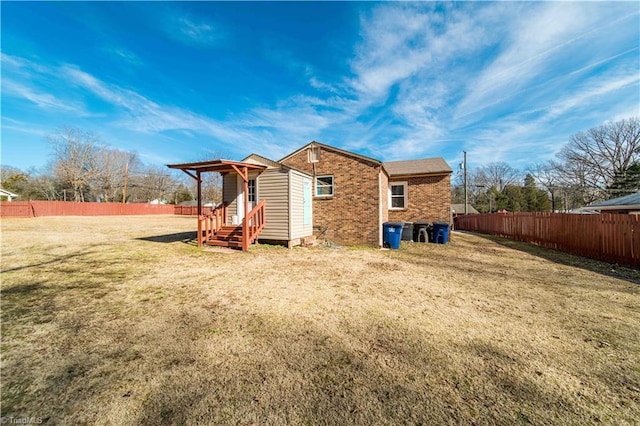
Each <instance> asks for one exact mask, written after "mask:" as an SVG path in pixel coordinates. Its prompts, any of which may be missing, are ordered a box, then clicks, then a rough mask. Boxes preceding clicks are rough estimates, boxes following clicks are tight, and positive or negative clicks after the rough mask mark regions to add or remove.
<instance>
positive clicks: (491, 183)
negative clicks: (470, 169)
mask: <svg viewBox="0 0 640 426" xmlns="http://www.w3.org/2000/svg"><path fill="white" fill-rule="evenodd" d="M520 175H521V173H520V171H519V170H517V169H514V168H513V167H511V166H510V165H508V164H507V163H505V162H497V163H489V164H487V165H485V166H482V167H480V168H479V169H478V170H477V171H476V177H475V179H476V180H477V183H478V184H480V185H484V186H485V187H487V188H491V187H494V188H496V189H497V190H498V191H500V192H502V191H503V190H504V188H505V187H506V186H507V185H515V184H518V183H519V182H520V180H521V179H520V177H521V176H520Z"/></svg>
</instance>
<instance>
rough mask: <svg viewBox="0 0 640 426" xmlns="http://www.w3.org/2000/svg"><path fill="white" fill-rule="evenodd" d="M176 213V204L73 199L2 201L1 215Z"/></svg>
mask: <svg viewBox="0 0 640 426" xmlns="http://www.w3.org/2000/svg"><path fill="white" fill-rule="evenodd" d="M147 214H149V215H151V214H174V206H172V205H168V204H146V203H132V204H121V203H76V202H72V201H12V202H0V217H39V216H120V215H147Z"/></svg>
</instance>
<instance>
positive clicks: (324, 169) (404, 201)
mask: <svg viewBox="0 0 640 426" xmlns="http://www.w3.org/2000/svg"><path fill="white" fill-rule="evenodd" d="M279 162H280V163H282V164H285V165H288V166H291V167H294V168H296V169H299V170H303V171H305V172H307V173H308V174H309V175H311V176H313V177H314V182H315V185H314V194H313V195H314V197H313V213H314V215H313V223H314V228H315V229H316V230H317V234H318V236H320V237H322V238H326V239H328V240H330V241H335V242H338V243H342V244H365V245H374V246H381V245H382V224H383V223H384V222H388V221H410V222H413V221H419V220H422V221H430V222H435V221H439V222H447V223H448V222H450V218H451V210H450V209H451V187H450V175H451V168H450V167H449V166H448V165H447V163H446V162H445V161H444V160H443V159H442V158H432V159H423V160H410V161H392V162H386V163H383V162H381V161H379V160H376V159H374V158H370V157H365V156H363V155H360V154H355V153H353V152H349V151H345V150H342V149H339V148H335V147H332V146H329V145H325V144H322V143H319V142H315V141H314V142H311V143H309V144H307V145H305V146H303V147H302V148H300V149H298V150H296V151H294V152H293V153H291V154H289V155H287V156H286V157H284V158H282V159H281V160H280V161H279Z"/></svg>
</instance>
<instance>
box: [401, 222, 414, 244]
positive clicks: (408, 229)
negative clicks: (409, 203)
mask: <svg viewBox="0 0 640 426" xmlns="http://www.w3.org/2000/svg"><path fill="white" fill-rule="evenodd" d="M402 241H413V222H404V224H403V225H402Z"/></svg>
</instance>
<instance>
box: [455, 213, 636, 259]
mask: <svg viewBox="0 0 640 426" xmlns="http://www.w3.org/2000/svg"><path fill="white" fill-rule="evenodd" d="M454 220H455V228H456V229H458V230H462V231H470V232H477V233H480V234H490V235H497V236H500V237H505V238H511V239H514V240H518V241H524V242H527V243H533V244H537V245H539V246H542V247H547V248H551V249H554V250H560V251H564V252H567V253H571V254H576V255H579V256H584V257H589V258H592V259H597V260H604V261H606V262H611V263H617V264H620V265H626V266H631V267H636V268H639V267H640V216H638V215H620V214H590V215H582V214H565V213H508V214H481V215H466V216H457V217H456V218H455V219H454Z"/></svg>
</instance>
